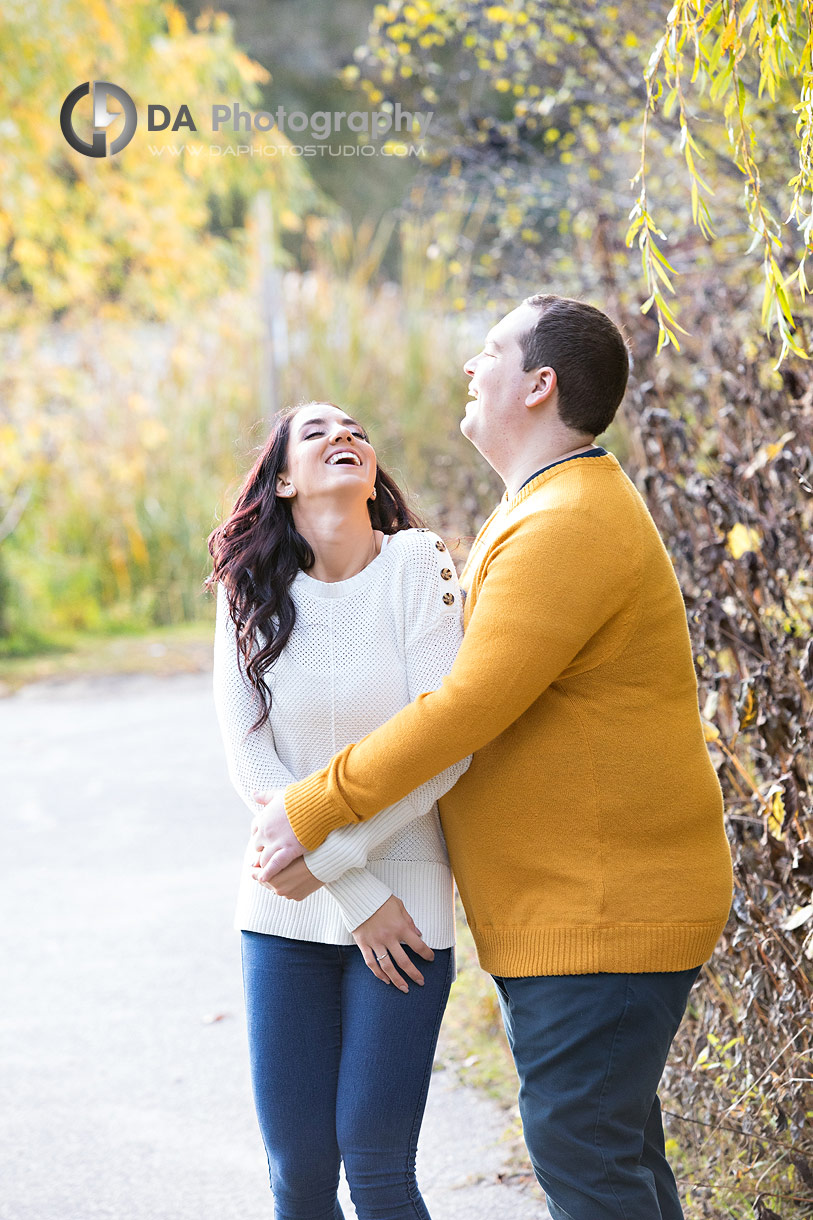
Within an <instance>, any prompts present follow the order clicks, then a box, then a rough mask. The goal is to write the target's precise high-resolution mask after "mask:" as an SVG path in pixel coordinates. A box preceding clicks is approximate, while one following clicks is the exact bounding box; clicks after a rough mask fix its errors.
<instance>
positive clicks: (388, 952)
mask: <svg viewBox="0 0 813 1220" xmlns="http://www.w3.org/2000/svg"><path fill="white" fill-rule="evenodd" d="M389 955H390V951H389V949H385V950H384V952H383V953H382V954H381V956H380V957H379V956H378V954H377V953H376V955H375V960H376V961H377V962H381V961H383V960H384V958H385V957H389Z"/></svg>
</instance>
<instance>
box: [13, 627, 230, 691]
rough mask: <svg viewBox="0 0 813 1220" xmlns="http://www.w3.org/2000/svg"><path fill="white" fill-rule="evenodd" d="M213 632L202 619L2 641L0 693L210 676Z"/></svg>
mask: <svg viewBox="0 0 813 1220" xmlns="http://www.w3.org/2000/svg"><path fill="white" fill-rule="evenodd" d="M213 630H214V629H213V624H212V622H210V621H208V620H201V621H198V622H192V623H181V624H178V625H177V626H170V627H155V628H154V629H153V630H151V631H148V632H143V633H142V632H140V633H138V634H133V633H131V632H124V631H122V632H117V633H116V634H110V633H107V634H88V633H86V632H62V633H58V634H54V635H53V636H49V637H39V636H36V637H34V636H30V637H22V638H21V637H20V636H16V637H13V638H12V639H10V640H6V641H0V695H10V694H12V693H13V692H14V691H16V690H19V689H20V687H22V686H26V685H27V684H28V683H30V682H41V681H44V680H63V679H64V680H67V679H70V678H84V677H91V676H94V677H100V676H104V675H109V674H144V673H147V674H156V675H159V676H168V675H170V674H179V673H200V672H205V671H206V670H207V669H209V668H210V666H211V660H212V637H213Z"/></svg>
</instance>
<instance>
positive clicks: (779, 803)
mask: <svg viewBox="0 0 813 1220" xmlns="http://www.w3.org/2000/svg"><path fill="white" fill-rule="evenodd" d="M765 809H766V812H767V814H768V823H767V824H768V834H769V835H771V836H772V837H773V838H774V839H784V837H785V836H784V834H783V832H782V824H783V823H784V821H785V802H784V801H783V800H782V789H781V788H777V790H776V791H775V792H774V794H773V795H772V796H771V798H770V800H769V801H768V802H767V804H766V806H765Z"/></svg>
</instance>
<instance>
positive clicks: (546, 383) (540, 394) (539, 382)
mask: <svg viewBox="0 0 813 1220" xmlns="http://www.w3.org/2000/svg"><path fill="white" fill-rule="evenodd" d="M555 389H556V370H555V369H552V368H550V366H549V365H545V366H544V367H543V368H541V369H537V370H536V372H535V373H534V380H533V385H532V386H531V390H530V393H529V394H528V395H527V396H526V399H525V406H526V407H538V406H540V405H541V404H542V403H543V402H547V400H548V399H549V398H550V396H551V394H552V393H553V391H554V390H555Z"/></svg>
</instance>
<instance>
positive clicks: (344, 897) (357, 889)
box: [325, 868, 392, 932]
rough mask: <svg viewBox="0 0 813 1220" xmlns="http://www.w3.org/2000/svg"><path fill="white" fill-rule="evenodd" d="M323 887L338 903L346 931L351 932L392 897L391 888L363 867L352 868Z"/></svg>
mask: <svg viewBox="0 0 813 1220" xmlns="http://www.w3.org/2000/svg"><path fill="white" fill-rule="evenodd" d="M325 889H326V890H327V891H328V893H329V894H332V896H333V897H334V898H335V899H336V902H337V903H338V904H339V911H340V912H341V916H342V919H343V921H344V925H345V927H346V928H347V931H348V932H353V931H355V929H356V928H357V927H359V925H360V924H363V923H364V921H365V920H366V919H369V918H370V916H371V915H374V914H375V912H376V911H377V910H378V908H379V907H381V906H383V905H384V903H385V902H386V901H387V899H388V898H392V890H391V889H390V888H389V886H386V885H385V884H384V882H383V881H379V879H378V877H374V876H373V874H372V873H369V872H367V870H366V869H364V868H354V869H351V870H350V871H349V872H347V873H345V874H344V876H342V877H339V878H337V880H336V881H331V882H329V883H328V884H327V885H326V886H325Z"/></svg>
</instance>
